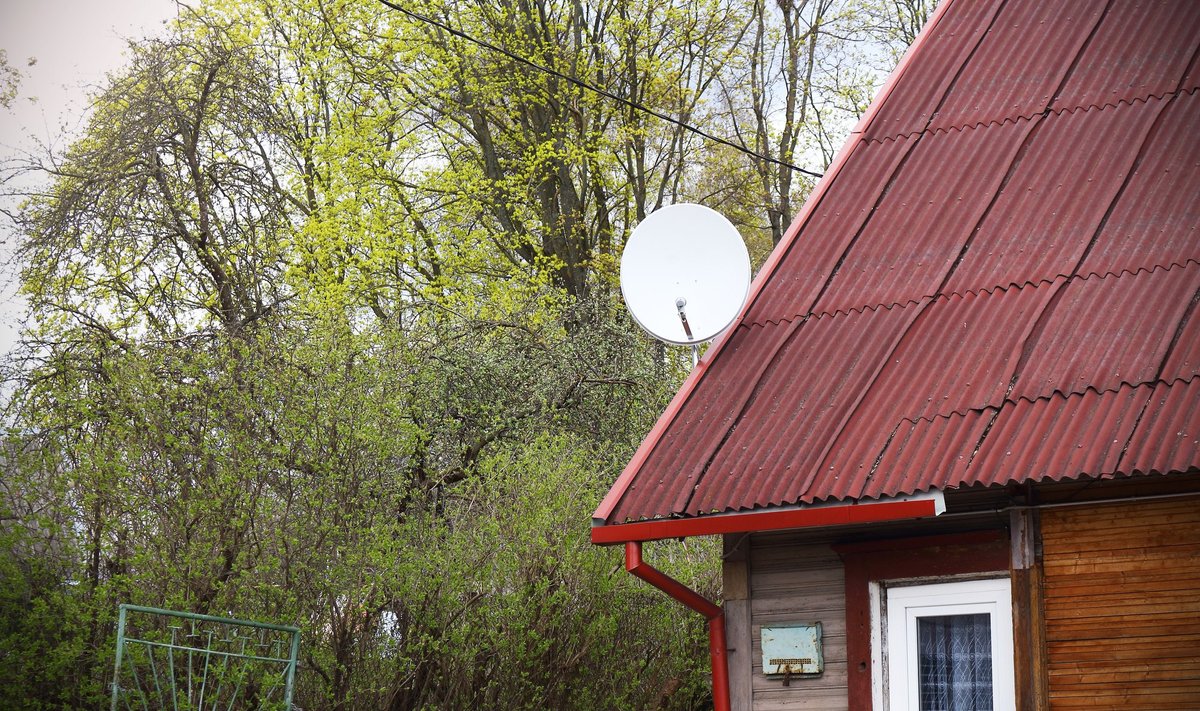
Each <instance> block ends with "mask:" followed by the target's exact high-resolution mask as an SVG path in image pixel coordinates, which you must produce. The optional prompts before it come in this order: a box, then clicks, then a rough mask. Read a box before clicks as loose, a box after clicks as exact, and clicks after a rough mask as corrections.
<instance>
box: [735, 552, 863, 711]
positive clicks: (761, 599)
mask: <svg viewBox="0 0 1200 711" xmlns="http://www.w3.org/2000/svg"><path fill="white" fill-rule="evenodd" d="M748 567H749V580H750V600H751V602H750V622H751V637H752V649H753V654H752V660H753V665H752V672H751V693H752V696H753V704H754V709H755V711H777V710H782V709H788V711H845V710H846V708H847V701H846V598H845V575H844V573H843V571H842V561H841V560H840V559H839V558H838V556H837V554H836V553H834V552H833V550H832V549H831V548H830V547H829V546H828V545H823V544H811V543H807V544H806V543H801V542H799V541H798V540H797V539H796V538H795V537H793V536H788V535H786V534H774V535H757V536H752V537H751V545H750V549H749V566H748ZM809 622H820V623H821V627H822V634H823V655H824V659H825V672H824V674H822V675H821V676H820V677H818V678H816V679H791V680H790V683H789V685H788V686H784V685H783V679H782V678H768V677H766V676H764V675H763V673H762V646H761V635H760V630H761V628H762V626H763V625H766V626H768V627H769V626H771V625H777V624H787V623H809Z"/></svg>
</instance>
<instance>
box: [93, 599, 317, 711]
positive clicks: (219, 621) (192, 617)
mask: <svg viewBox="0 0 1200 711" xmlns="http://www.w3.org/2000/svg"><path fill="white" fill-rule="evenodd" d="M299 651H300V629H299V628H297V627H286V626H282V625H269V624H265V623H262V622H251V621H248V620H235V619H231V618H226V617H213V616H212V615H197V614H193V613H190V612H176V611H173V610H160V609H158V608H154V607H140V606H138V605H121V606H120V617H119V621H118V625H117V661H116V665H115V666H114V668H113V681H112V707H111V711H118V709H127V710H128V711H151V710H157V709H170V710H171V711H233V710H234V709H271V710H278V711H287V710H288V709H291V707H292V691H293V687H294V685H295V679H296V658H297V655H298V654H299Z"/></svg>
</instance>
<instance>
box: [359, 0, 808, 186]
mask: <svg viewBox="0 0 1200 711" xmlns="http://www.w3.org/2000/svg"><path fill="white" fill-rule="evenodd" d="M379 2H380V3H381V4H383V5H386V6H387V7H390V8H391V9H393V10H395V11H396V12H399V13H401V14H403V15H407V16H408V17H410V18H412V19H414V20H417V21H418V22H424V23H426V24H429V25H433V26H434V27H437V28H438V29H441V30H442V31H444V32H449V33H450V34H452V35H454V36H455V37H459V38H461V39H464V40H466V41H468V42H471V43H473V44H476V45H479V46H480V47H483V48H485V49H490V50H492V51H493V52H498V53H500V54H503V55H504V56H505V57H508V58H509V59H511V60H513V61H514V62H519V63H521V64H524V65H526V66H528V67H532V68H533V69H536V70H538V71H539V72H545V73H547V74H551V75H553V76H556V77H558V78H559V79H562V80H564V81H567V82H570V83H572V84H574V85H575V86H578V87H579V88H581V89H586V90H588V91H591V92H594V93H596V94H599V95H600V96H603V97H606V98H609V99H612V100H613V101H617V102H619V103H622V104H624V105H626V106H628V107H630V108H632V109H635V110H637V111H642V112H644V113H648V114H650V115H651V116H654V117H656V118H660V119H662V120H663V121H667V122H669V123H673V124H675V125H676V126H679V127H680V128H682V129H685V130H688V131H691V132H692V133H694V134H696V135H697V136H700V137H702V138H706V139H708V140H710V141H713V142H714V143H720V144H721V145H723V146H728V147H730V148H732V149H734V150H736V151H740V152H742V153H745V154H746V155H749V156H753V157H755V158H758V159H759V160H764V161H766V162H768V163H774V164H775V165H781V166H783V167H785V168H791V169H792V170H794V171H797V172H799V173H803V174H805V175H808V176H811V177H813V178H820V177H822V174H821V173H815V172H813V171H811V170H805V169H804V168H801V167H799V166H796V165H792V164H791V163H788V162H787V161H782V160H779V159H777V158H771V157H770V156H764V155H762V154H760V153H755V152H754V151H752V150H751V149H749V148H747V147H746V146H744V145H741V144H739V143H734V142H733V141H730V140H728V139H725V138H721V137H719V136H714V135H712V134H711V133H708V132H706V131H704V130H702V129H699V128H696V127H695V126H692V125H691V124H687V123H684V122H683V121H680V120H679V119H676V118H672V117H670V116H668V115H666V114H664V113H661V112H658V111H655V110H654V109H651V108H649V107H646V106H643V105H641V104H639V103H637V102H636V101H631V100H630V99H626V98H625V97H623V96H618V95H616V94H614V93H612V92H610V91H607V90H605V89H602V88H600V87H598V86H596V85H594V84H590V83H588V82H586V81H583V80H582V79H577V78H576V77H573V76H569V75H566V74H563V73H561V72H559V71H556V70H554V69H551V68H550V67H546V66H542V65H541V64H538V63H537V62H534V61H532V60H529V59H526V58H524V57H521V56H519V55H516V54H513V53H512V52H509V51H508V50H506V49H504V48H503V47H498V46H496V45H494V44H492V43H490V42H487V41H485V40H481V39H476V38H475V37H472V36H471V35H469V34H467V33H466V32H463V31H462V30H456V29H454V28H453V27H450V26H449V25H446V24H445V23H442V22H438V21H437V20H435V19H433V18H431V17H426V16H425V15H422V14H420V13H417V12H413V11H412V10H409V9H408V8H405V7H402V6H400V5H397V4H396V3H394V2H390V0H379Z"/></svg>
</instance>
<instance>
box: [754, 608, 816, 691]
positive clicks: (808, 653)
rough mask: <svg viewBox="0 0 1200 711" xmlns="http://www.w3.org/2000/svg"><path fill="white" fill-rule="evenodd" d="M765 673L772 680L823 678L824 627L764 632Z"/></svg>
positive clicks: (786, 627) (789, 627) (783, 627)
mask: <svg viewBox="0 0 1200 711" xmlns="http://www.w3.org/2000/svg"><path fill="white" fill-rule="evenodd" d="M762 655H763V658H762V669H763V673H764V674H766V675H768V676H783V677H784V678H785V682H786V680H787V679H788V678H801V679H802V678H805V677H815V676H820V675H821V672H822V671H823V670H824V668H825V661H824V658H823V657H822V655H821V623H820V622H813V623H811V624H803V625H799V624H796V625H779V626H774V627H763V628H762Z"/></svg>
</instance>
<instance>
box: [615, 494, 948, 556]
mask: <svg viewBox="0 0 1200 711" xmlns="http://www.w3.org/2000/svg"><path fill="white" fill-rule="evenodd" d="M941 506H942V504H941V501H940V500H939V499H938V498H921V499H905V500H902V501H885V502H880V503H874V504H846V505H844V506H817V507H812V508H798V509H782V510H772V511H755V512H751V513H740V514H726V515H719V516H697V517H695V518H664V519H655V520H652V521H636V522H634V523H621V524H613V525H606V526H593V527H592V543H595V544H598V545H611V544H614V543H626V544H628V543H631V542H641V541H656V540H662V539H664V538H685V537H687V536H711V535H717V534H723V533H749V532H751V531H780V530H784V529H789V528H815V527H819V526H845V525H850V524H857V523H878V522H883V521H902V520H905V519H913V518H928V517H932V516H937V515H938V514H940V513H941V509H940V507H941Z"/></svg>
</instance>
